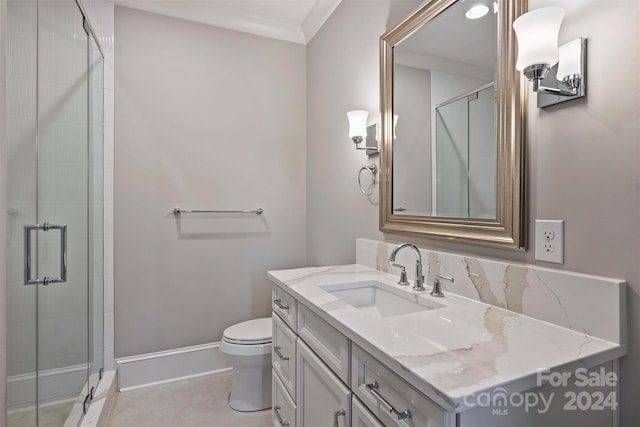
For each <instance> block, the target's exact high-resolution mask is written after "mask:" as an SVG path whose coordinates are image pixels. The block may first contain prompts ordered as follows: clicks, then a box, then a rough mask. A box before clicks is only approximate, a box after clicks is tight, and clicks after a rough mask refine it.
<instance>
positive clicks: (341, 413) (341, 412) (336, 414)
mask: <svg viewBox="0 0 640 427" xmlns="http://www.w3.org/2000/svg"><path fill="white" fill-rule="evenodd" d="M346 414H347V413H346V411H345V410H344V409H340V410H339V411H336V412H334V413H333V427H340V426H339V425H338V417H340V416H345V415H346Z"/></svg>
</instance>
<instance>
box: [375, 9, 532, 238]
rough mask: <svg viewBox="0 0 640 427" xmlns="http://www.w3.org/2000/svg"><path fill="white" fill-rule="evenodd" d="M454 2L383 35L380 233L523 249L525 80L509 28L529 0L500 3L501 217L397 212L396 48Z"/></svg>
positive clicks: (418, 14) (422, 13) (409, 19)
mask: <svg viewBox="0 0 640 427" xmlns="http://www.w3.org/2000/svg"><path fill="white" fill-rule="evenodd" d="M456 1H457V0H432V1H430V2H428V3H427V4H425V5H423V6H421V7H420V8H418V9H417V10H416V11H414V12H413V13H412V14H411V15H409V16H408V17H407V18H406V19H405V20H404V21H403V22H401V23H400V24H399V25H397V26H396V27H395V28H393V29H391V30H389V31H387V32H386V33H385V34H383V35H382V37H380V77H381V78H380V113H381V118H380V120H381V129H380V131H381V132H380V134H381V138H382V139H381V145H382V150H381V158H380V163H381V167H380V169H381V181H380V196H381V198H380V200H381V203H380V231H382V232H385V233H395V234H398V233H399V234H407V235H412V236H415V237H424V238H428V239H437V240H447V241H452V242H459V243H471V244H475V245H482V246H489V247H495V248H502V249H512V250H524V249H525V237H526V236H525V224H526V220H525V175H524V172H525V163H524V152H525V113H526V101H527V99H526V98H527V81H526V79H525V78H524V76H522V75H521V74H520V73H519V72H518V71H517V70H516V49H517V41H516V36H515V33H514V31H513V29H512V27H511V24H512V23H513V21H514V20H515V19H516V18H517V17H518V16H520V15H522V14H523V13H524V12H526V10H527V0H498V4H499V10H500V16H499V18H498V36H499V40H498V52H499V60H498V62H499V63H498V85H497V86H498V92H497V100H498V102H497V115H496V118H497V123H496V126H497V131H496V134H497V139H498V141H497V146H498V158H497V164H498V193H497V200H498V206H497V215H496V217H497V218H496V219H495V220H493V219H491V220H484V219H474V218H446V217H434V216H419V215H397V214H394V213H393V205H392V202H393V137H392V129H393V69H394V62H393V47H394V46H395V45H397V44H398V43H400V42H401V41H403V40H404V39H406V38H407V37H409V36H410V35H411V34H413V33H414V32H415V31H417V30H418V29H420V28H421V27H422V26H423V25H424V24H425V23H427V22H428V21H430V20H431V19H433V18H435V17H436V16H437V15H438V14H440V13H441V12H443V11H444V10H445V9H447V8H448V7H449V6H451V5H452V4H454V3H455V2H456Z"/></svg>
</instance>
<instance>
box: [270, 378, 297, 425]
mask: <svg viewBox="0 0 640 427" xmlns="http://www.w3.org/2000/svg"><path fill="white" fill-rule="evenodd" d="M272 377H273V381H272V383H271V396H272V398H271V400H272V405H273V408H272V410H271V419H272V420H273V425H274V426H275V427H295V426H296V416H297V410H298V408H297V406H296V404H295V403H294V402H293V399H291V396H289V393H287V390H286V389H285V388H284V385H283V384H282V381H280V378H278V375H276V374H275V372H274V374H273V375H272Z"/></svg>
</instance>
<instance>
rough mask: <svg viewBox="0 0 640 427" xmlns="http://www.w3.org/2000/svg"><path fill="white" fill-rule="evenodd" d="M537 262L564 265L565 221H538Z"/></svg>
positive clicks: (536, 239)
mask: <svg viewBox="0 0 640 427" xmlns="http://www.w3.org/2000/svg"><path fill="white" fill-rule="evenodd" d="M535 234H536V235H535V237H536V238H535V241H536V248H535V249H536V260H538V261H547V262H555V263H557V264H563V263H564V221H557V220H541V219H536V233H535Z"/></svg>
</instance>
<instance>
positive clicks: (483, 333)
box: [269, 264, 626, 412]
mask: <svg viewBox="0 0 640 427" xmlns="http://www.w3.org/2000/svg"><path fill="white" fill-rule="evenodd" d="M269 277H270V278H271V280H272V281H273V282H274V283H275V284H276V285H278V286H280V287H282V288H283V289H285V290H286V291H287V292H289V293H290V294H291V295H293V296H294V297H295V298H296V299H297V300H298V301H300V302H301V303H302V304H304V305H305V306H307V307H308V308H309V309H311V310H312V311H314V312H315V313H316V314H318V315H320V316H321V317H322V318H323V319H324V320H325V321H327V322H328V323H330V324H331V325H332V326H334V327H335V328H337V329H338V330H339V331H340V332H342V333H343V334H345V335H346V336H347V337H348V338H349V339H351V340H352V341H353V342H354V343H355V344H357V345H359V346H360V347H362V348H363V349H364V350H366V351H368V352H369V353H371V354H372V355H373V356H374V357H376V358H377V359H378V360H380V361H381V362H382V363H384V364H385V365H387V366H389V367H390V368H391V369H393V370H394V371H395V372H397V373H398V374H399V375H400V376H402V377H403V378H404V379H405V380H407V381H408V382H409V383H411V384H412V385H413V386H414V387H416V388H417V389H419V390H420V391H421V392H423V393H424V394H425V395H427V396H428V397H430V398H431V399H432V400H434V401H435V402H437V403H438V404H440V405H441V406H442V407H444V408H445V409H447V410H450V411H455V412H462V411H464V410H466V409H469V408H470V407H473V406H474V405H473V399H471V398H469V397H470V396H473V395H476V394H477V393H480V392H485V391H491V390H494V389H496V388H498V387H499V388H501V389H503V390H504V391H505V392H507V393H513V392H518V391H524V390H528V389H531V388H534V387H536V385H537V380H538V371H539V370H551V371H553V370H560V369H562V370H564V371H569V372H571V371H573V370H575V369H577V368H579V367H587V368H588V367H592V366H596V365H598V364H601V363H605V362H608V361H611V360H614V359H617V358H619V357H622V356H623V355H624V354H625V353H626V347H625V346H624V345H620V344H618V343H614V342H610V341H606V340H603V339H599V338H596V337H593V336H590V335H587V334H585V333H580V332H577V331H573V330H570V329H567V328H564V327H561V326H557V325H554V324H552V323H547V322H544V321H541V320H537V319H534V318H531V317H528V316H524V315H522V314H518V313H515V312H512V311H508V310H505V309H502V308H499V307H495V306H492V305H488V304H485V303H482V302H478V301H475V300H472V299H468V298H465V297H461V296H458V295H455V294H454V293H452V292H450V291H448V288H449V286H447V283H446V282H445V283H444V284H443V289H444V293H445V297H444V298H434V297H432V296H430V295H429V292H415V291H412V290H411V287H410V286H399V285H397V280H398V278H397V277H396V276H392V275H390V274H388V273H383V272H380V271H377V270H374V269H372V268H369V267H364V266H361V265H355V264H354V265H345V266H333V267H310V268H300V269H293V270H280V271H270V272H269ZM364 281H377V282H381V283H382V286H383V287H384V289H385V290H388V291H390V292H393V293H395V294H398V295H404V296H405V297H409V298H411V299H413V300H415V301H416V302H418V303H421V304H423V305H427V306H434V305H435V306H436V308H434V309H431V310H426V311H419V312H414V313H409V314H403V315H399V316H392V317H384V318H380V317H378V316H373V315H370V314H368V313H367V312H366V311H363V310H360V309H358V308H355V307H353V306H351V305H348V304H347V303H346V302H344V301H342V300H340V299H338V298H337V297H335V296H333V295H332V294H330V293H328V292H326V291H325V290H324V289H322V288H321V286H324V285H331V284H342V283H353V282H364ZM425 286H427V284H425ZM465 397H466V398H465Z"/></svg>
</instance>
